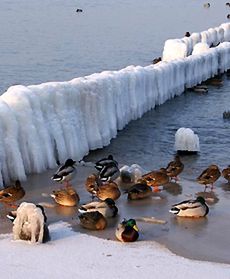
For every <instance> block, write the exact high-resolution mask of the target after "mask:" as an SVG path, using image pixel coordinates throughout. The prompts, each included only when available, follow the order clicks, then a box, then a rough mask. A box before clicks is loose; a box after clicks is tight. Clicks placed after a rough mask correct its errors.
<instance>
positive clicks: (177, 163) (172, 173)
mask: <svg viewBox="0 0 230 279" xmlns="http://www.w3.org/2000/svg"><path fill="white" fill-rule="evenodd" d="M183 169H184V164H183V163H182V162H181V160H180V157H179V156H178V155H176V156H175V160H174V161H171V162H170V163H169V164H168V166H167V167H166V173H167V175H168V176H169V177H171V179H174V180H176V181H177V180H178V177H177V176H178V175H179V174H180V173H181V172H182V171H183Z"/></svg>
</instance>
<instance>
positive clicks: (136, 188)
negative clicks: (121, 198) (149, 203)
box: [126, 181, 153, 200]
mask: <svg viewBox="0 0 230 279" xmlns="http://www.w3.org/2000/svg"><path fill="white" fill-rule="evenodd" d="M126 193H128V197H127V199H128V200H140V199H145V198H148V197H150V196H151V195H152V193H153V192H152V188H151V187H150V186H148V185H147V183H146V182H145V181H144V182H142V183H137V184H135V185H133V186H132V187H131V188H130V189H128V190H127V191H126Z"/></svg>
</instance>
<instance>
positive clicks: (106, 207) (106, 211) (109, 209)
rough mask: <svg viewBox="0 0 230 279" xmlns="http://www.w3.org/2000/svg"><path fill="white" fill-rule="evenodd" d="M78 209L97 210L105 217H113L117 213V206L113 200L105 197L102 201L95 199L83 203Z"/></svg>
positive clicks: (83, 210) (80, 210)
mask: <svg viewBox="0 0 230 279" xmlns="http://www.w3.org/2000/svg"><path fill="white" fill-rule="evenodd" d="M78 211H79V212H80V213H86V212H94V211H98V212H100V213H101V214H102V215H103V216H104V217H106V218H107V217H115V216H116V215H117V212H118V208H117V207H116V205H115V202H114V200H112V199H109V198H107V199H105V200H104V201H96V202H90V203H88V204H84V205H82V206H81V207H80V208H79V209H78Z"/></svg>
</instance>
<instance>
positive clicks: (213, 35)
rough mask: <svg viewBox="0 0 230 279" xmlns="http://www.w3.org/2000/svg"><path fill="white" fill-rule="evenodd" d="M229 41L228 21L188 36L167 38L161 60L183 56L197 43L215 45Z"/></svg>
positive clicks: (229, 25)
mask: <svg viewBox="0 0 230 279" xmlns="http://www.w3.org/2000/svg"><path fill="white" fill-rule="evenodd" d="M229 41H230V23H223V24H221V25H220V26H218V27H215V28H209V29H208V30H206V31H203V32H200V33H192V34H191V36H189V37H186V36H185V37H184V38H181V39H169V40H167V41H166V42H165V45H164V50H163V55H162V60H163V61H171V60H173V59H178V58H185V57H187V56H189V55H191V54H192V52H193V49H194V46H195V45H197V44H198V43H202V44H204V45H207V46H208V47H215V46H217V45H218V44H220V43H223V42H229Z"/></svg>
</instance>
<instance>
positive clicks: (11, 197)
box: [0, 180, 25, 205]
mask: <svg viewBox="0 0 230 279" xmlns="http://www.w3.org/2000/svg"><path fill="white" fill-rule="evenodd" d="M24 195H25V190H24V189H23V187H22V186H21V182H20V181H19V180H16V181H15V185H12V186H8V187H6V188H5V189H2V190H0V202H2V203H4V204H8V205H9V204H12V203H14V202H16V201H18V200H20V199H21V198H23V197H24Z"/></svg>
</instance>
